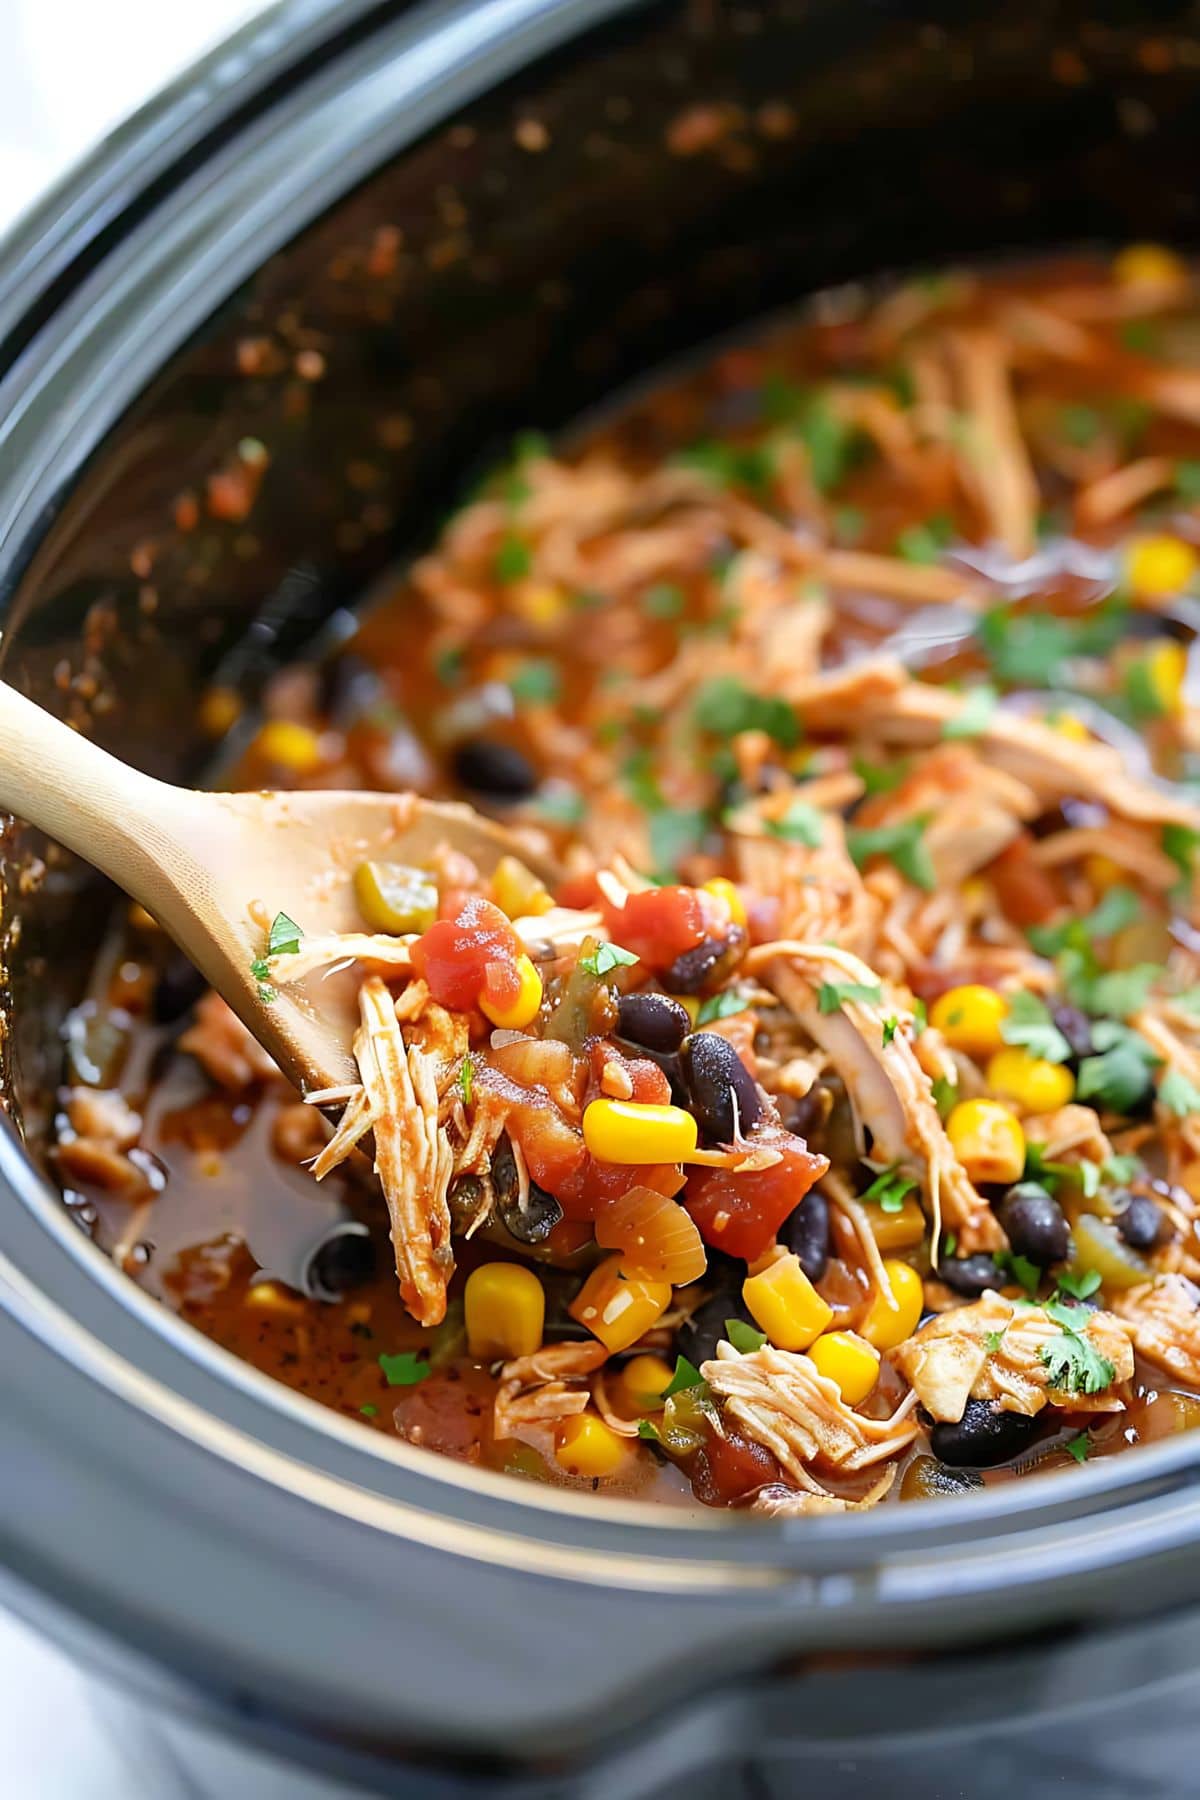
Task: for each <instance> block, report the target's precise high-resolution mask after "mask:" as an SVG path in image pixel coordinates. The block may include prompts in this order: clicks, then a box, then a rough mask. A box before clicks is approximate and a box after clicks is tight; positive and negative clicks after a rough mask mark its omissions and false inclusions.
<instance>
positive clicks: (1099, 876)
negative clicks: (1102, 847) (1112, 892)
mask: <svg viewBox="0 0 1200 1800" xmlns="http://www.w3.org/2000/svg"><path fill="white" fill-rule="evenodd" d="M1083 872H1084V874H1085V875H1086V876H1087V878H1088V880H1089V881H1090V882H1091V884H1092V887H1093V888H1094V889H1095V891H1096V892H1097V893H1098V894H1107V892H1108V890H1109V888H1114V887H1124V885H1125V883H1126V882H1127V881H1128V879H1129V875H1128V872H1127V871H1126V870H1125V869H1123V868H1122V867H1121V865H1120V863H1119V862H1114V861H1113V859H1112V857H1111V856H1101V855H1099V854H1095V855H1092V856H1085V857H1084V859H1083Z"/></svg>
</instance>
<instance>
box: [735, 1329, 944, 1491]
mask: <svg viewBox="0 0 1200 1800" xmlns="http://www.w3.org/2000/svg"><path fill="white" fill-rule="evenodd" d="M700 1373H701V1374H702V1375H703V1376H704V1379H705V1380H706V1381H707V1382H708V1384H709V1386H710V1387H711V1388H712V1391H713V1393H714V1394H716V1395H717V1396H718V1397H719V1398H721V1399H722V1400H724V1402H725V1417H726V1418H728V1419H729V1420H731V1421H732V1422H733V1423H734V1424H736V1425H738V1426H740V1427H741V1429H742V1430H743V1431H745V1433H746V1434H747V1436H748V1437H751V1438H753V1439H754V1441H755V1443H757V1444H761V1445H762V1446H763V1448H764V1449H766V1450H769V1451H770V1452H771V1454H772V1456H773V1457H774V1458H775V1460H776V1462H778V1464H779V1465H780V1467H781V1468H782V1469H784V1470H786V1472H787V1473H788V1474H789V1475H790V1476H791V1477H792V1479H793V1480H794V1481H795V1482H797V1483H798V1485H799V1486H800V1488H801V1489H802V1490H803V1491H804V1492H805V1493H806V1494H811V1495H813V1496H815V1497H817V1498H818V1499H821V1500H824V1501H826V1502H833V1503H834V1509H835V1510H840V1508H837V1505H836V1503H837V1499H838V1497H837V1496H836V1495H834V1494H831V1493H830V1491H829V1489H828V1488H827V1487H826V1486H825V1485H824V1483H822V1482H821V1481H820V1480H818V1478H817V1477H816V1476H815V1475H814V1474H813V1473H812V1465H813V1464H814V1463H815V1464H817V1465H818V1466H819V1465H821V1464H824V1465H825V1466H826V1467H828V1468H830V1469H841V1470H845V1471H847V1472H853V1471H854V1470H857V1469H866V1468H870V1467H872V1466H873V1465H874V1464H876V1463H880V1462H886V1461H887V1460H888V1459H889V1458H891V1457H894V1456H898V1455H899V1454H900V1452H901V1451H902V1450H906V1449H907V1448H908V1446H909V1444H911V1443H912V1441H913V1439H914V1438H915V1437H916V1435H917V1422H916V1420H915V1419H914V1418H913V1417H912V1416H911V1415H912V1408H913V1404H914V1402H913V1398H912V1396H911V1395H908V1396H907V1397H906V1398H905V1399H904V1400H902V1401H901V1403H900V1405H899V1406H898V1407H897V1408H896V1410H895V1412H894V1413H893V1414H892V1415H891V1417H890V1418H887V1419H869V1418H866V1417H865V1416H864V1415H863V1414H862V1413H857V1412H854V1411H853V1410H852V1409H851V1408H850V1407H848V1406H847V1405H846V1403H845V1401H844V1400H843V1399H842V1396H841V1391H840V1389H839V1388H838V1386H837V1383H836V1382H833V1381H829V1380H827V1379H826V1377H825V1376H823V1375H821V1374H820V1373H819V1372H818V1370H817V1367H816V1364H815V1363H813V1362H812V1361H811V1360H810V1359H809V1358H808V1357H807V1356H802V1355H797V1354H796V1353H795V1352H793V1351H788V1350H776V1349H775V1348H774V1347H773V1346H771V1345H766V1344H764V1346H763V1347H762V1349H761V1350H755V1351H753V1352H752V1353H751V1354H750V1355H749V1356H743V1355H739V1354H738V1352H737V1351H736V1350H735V1349H734V1348H733V1346H732V1345H731V1344H727V1343H720V1344H718V1346H717V1354H716V1357H715V1358H714V1359H713V1361H711V1362H706V1363H704V1364H702V1365H701V1369H700Z"/></svg>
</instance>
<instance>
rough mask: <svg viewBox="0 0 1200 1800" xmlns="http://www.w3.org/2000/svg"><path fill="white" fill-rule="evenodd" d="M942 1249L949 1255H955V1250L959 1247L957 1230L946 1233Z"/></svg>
mask: <svg viewBox="0 0 1200 1800" xmlns="http://www.w3.org/2000/svg"><path fill="white" fill-rule="evenodd" d="M942 1249H943V1251H944V1252H945V1254H946V1255H947V1256H953V1255H954V1252H955V1251H956V1250H957V1249H958V1236H957V1234H956V1233H955V1232H953V1231H948V1232H947V1233H946V1236H945V1238H944V1239H943V1241H942Z"/></svg>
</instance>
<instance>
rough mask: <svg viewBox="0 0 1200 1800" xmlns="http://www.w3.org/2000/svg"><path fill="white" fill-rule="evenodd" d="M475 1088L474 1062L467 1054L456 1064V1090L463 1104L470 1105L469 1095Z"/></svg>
mask: <svg viewBox="0 0 1200 1800" xmlns="http://www.w3.org/2000/svg"><path fill="white" fill-rule="evenodd" d="M474 1088H475V1064H474V1063H473V1062H472V1061H471V1058H470V1057H469V1056H464V1057H463V1059H462V1061H461V1063H459V1065H458V1091H459V1093H460V1094H461V1095H462V1103H463V1105H464V1106H470V1104H471V1095H472V1093H473V1092H474Z"/></svg>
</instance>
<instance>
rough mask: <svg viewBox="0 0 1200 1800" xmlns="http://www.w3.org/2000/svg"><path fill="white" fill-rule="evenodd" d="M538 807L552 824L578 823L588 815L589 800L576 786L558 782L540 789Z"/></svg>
mask: <svg viewBox="0 0 1200 1800" xmlns="http://www.w3.org/2000/svg"><path fill="white" fill-rule="evenodd" d="M537 809H538V812H539V813H540V814H541V816H542V817H543V819H548V820H549V821H550V823H551V824H552V825H578V824H579V823H580V822H581V820H583V819H584V818H585V817H586V815H587V802H586V801H585V800H584V798H583V795H582V794H581V793H579V792H578V791H577V790H576V789H575V788H572V787H567V786H566V785H565V784H564V785H557V784H556V785H555V786H554V787H544V788H541V789H540V790H539V792H538V796H537Z"/></svg>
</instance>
